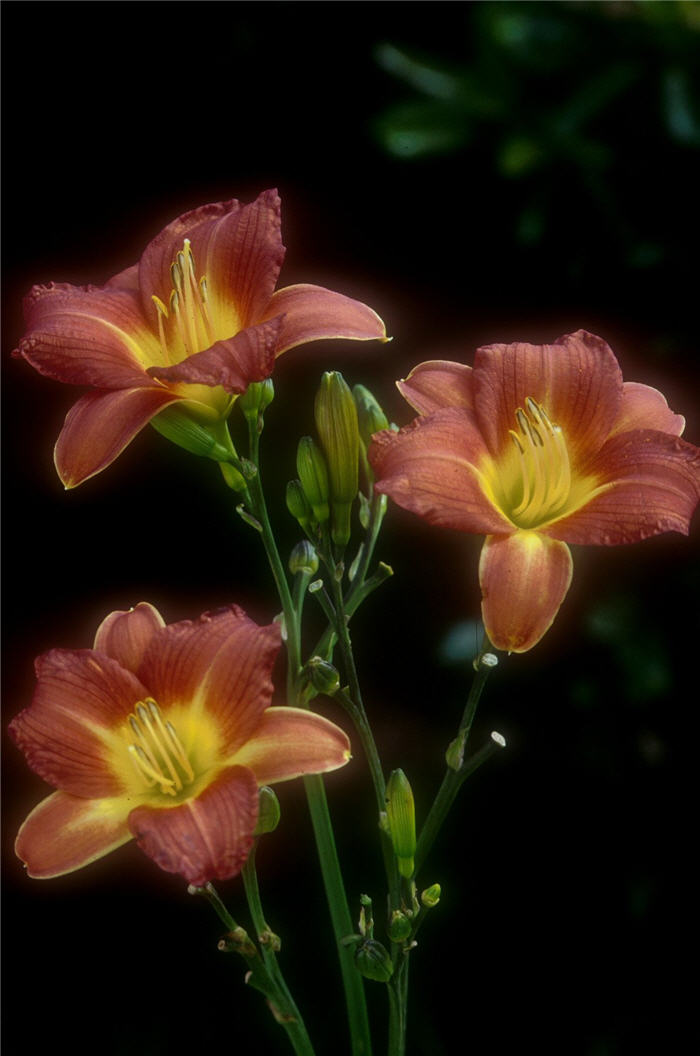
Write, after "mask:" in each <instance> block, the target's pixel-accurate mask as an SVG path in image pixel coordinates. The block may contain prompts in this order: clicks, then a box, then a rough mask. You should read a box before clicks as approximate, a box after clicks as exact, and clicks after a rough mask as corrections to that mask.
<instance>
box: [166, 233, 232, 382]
mask: <svg viewBox="0 0 700 1056" xmlns="http://www.w3.org/2000/svg"><path fill="white" fill-rule="evenodd" d="M170 279H171V282H172V289H171V291H170V297H169V298H168V303H167V305H166V304H164V303H163V301H162V300H161V299H160V297H156V295H155V294H153V296H152V298H151V299H152V301H153V303H154V305H155V306H156V315H157V317H158V337H159V339H160V343H161V347H162V349H163V353H164V355H165V358H166V362H169V363H179V362H181V360H183V359H186V358H187V357H188V356H191V355H194V353H195V352H201V351H203V350H204V349H205V348H210V347H211V345H213V344H214V342H215V340H216V339H215V337H214V328H213V325H212V320H211V312H210V309H209V290H208V286H207V279H206V276H205V275H202V276H201V277H200V278H199V279H197V271H196V267H195V261H194V254H193V252H192V246H191V244H190V240H189V238H186V239H185V240H184V243H183V247H182V249H181V250H179V251H178V252H177V253H176V254H175V257H174V258H173V261H172V263H171V265H170Z"/></svg>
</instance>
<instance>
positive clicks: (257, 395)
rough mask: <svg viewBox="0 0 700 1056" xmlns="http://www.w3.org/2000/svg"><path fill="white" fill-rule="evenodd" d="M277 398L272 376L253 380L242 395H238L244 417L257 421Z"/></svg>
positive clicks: (250, 420)
mask: <svg viewBox="0 0 700 1056" xmlns="http://www.w3.org/2000/svg"><path fill="white" fill-rule="evenodd" d="M274 398H275V386H274V385H273V382H272V378H265V380H264V381H252V382H251V383H250V385H249V386H248V388H247V389H246V390H245V392H244V393H243V395H242V396H239V397H238V406H239V407H240V409H241V411H242V412H243V417H244V418H246V420H247V421H249V422H257V421H258V419H259V418H260V417H261V416H262V415H263V414H264V413H265V411H266V409H267V408H268V407H269V406H270V404H271V403H272V401H273V400H274Z"/></svg>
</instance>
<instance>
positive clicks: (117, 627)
mask: <svg viewBox="0 0 700 1056" xmlns="http://www.w3.org/2000/svg"><path fill="white" fill-rule="evenodd" d="M279 647H280V630H279V626H278V625H277V624H271V625H270V626H268V627H259V626H258V625H257V624H255V623H253V621H252V620H250V619H249V618H248V617H247V616H246V615H245V613H244V612H242V610H240V609H238V608H236V607H235V606H231V607H230V608H227V609H222V610H219V611H217V612H214V613H205V615H203V616H202V617H200V619H199V620H198V621H196V622H193V621H183V622H181V623H174V624H171V625H169V626H165V624H164V622H163V620H162V618H161V616H160V614H159V613H158V612H157V610H156V609H154V608H153V607H152V606H151V605H149V604H147V603H145V602H141V603H140V604H139V605H137V606H136V607H135V608H134V609H132V610H130V611H129V612H113V613H112V614H111V615H109V616H108V617H107V618H106V619H105V620H104V621H103V622H102V624H101V625H100V627H99V628H98V631H97V634H96V637H95V643H94V648H93V649H75V650H70V649H55V650H52V651H51V652H49V653H46V654H45V655H43V656H41V657H39V659H38V660H37V663H36V671H37V681H38V684H37V689H36V693H35V696H34V699H33V700H32V703H31V705H30V706H29V707H28V708H27V709H25V710H24V711H23V712H21V713H20V714H19V715H18V716H17V717H16V718H15V719H14V720H13V721H12V723H11V724H10V733H11V734H12V736H13V738H14V740H15V741H16V742H17V744H18V745H19V747H20V748H21V749H22V751H23V752H24V753H25V755H26V757H27V761H28V762H29V765H30V766H31V767H32V769H33V770H35V771H36V772H37V773H38V774H39V775H40V776H41V777H43V778H44V779H45V780H46V781H48V782H49V783H50V784H51V785H53V786H54V787H55V788H56V789H57V791H55V792H54V793H53V794H52V795H50V796H49V797H48V798H47V799H44V800H43V801H42V802H41V803H39V805H38V806H37V807H36V808H35V809H34V810H33V811H32V812H31V814H30V815H29V816H28V817H27V819H26V820H25V822H24V824H23V825H22V827H21V829H20V832H19V835H18V837H17V842H16V851H17V854H18V856H19V857H20V858H21V859H22V860H23V861H24V862H25V863H26V865H27V869H28V872H29V874H30V876H34V877H42V878H44V877H52V876H59V875H61V874H62V873H68V872H71V871H72V870H75V869H79V868H80V867H82V866H84V865H87V864H88V863H89V862H92V861H94V860H95V859H97V858H101V857H102V856H103V855H105V854H108V853H109V852H110V851H112V850H114V849H115V848H117V847H119V846H121V844H123V843H126V842H127V840H130V839H132V838H135V839H136V841H137V842H138V844H139V846H140V847H141V848H142V849H143V850H144V851H145V853H146V854H147V855H148V856H149V857H151V858H152V859H153V860H154V861H155V862H156V863H157V864H158V865H159V866H160V867H161V868H162V869H164V870H166V871H167V872H174V873H180V874H181V875H182V876H184V877H185V879H186V880H187V881H188V882H189V883H191V884H195V885H197V886H201V885H203V884H205V883H207V882H208V881H210V880H215V879H226V878H227V877H230V876H234V875H235V874H236V873H238V872H239V870H240V869H241V867H242V866H243V864H244V862H245V859H246V856H247V854H248V852H249V850H250V848H251V846H252V842H253V833H254V830H255V827H256V822H257V819H258V799H259V794H258V788H259V786H262V785H269V784H272V783H274V782H277V781H286V780H288V779H289V778H293V777H298V776H300V775H302V774H313V773H322V772H325V771H329V770H334V769H336V768H338V767H340V766H343V765H344V764H345V763H346V762H347V761H348V759H349V758H350V750H349V742H348V739H347V737H346V735H345V733H343V731H342V730H341V729H340V728H339V727H337V726H335V725H334V724H333V723H332V722H329V721H328V720H327V719H324V718H322V717H321V716H319V715H314V714H312V713H311V712H309V711H305V710H301V709H297V708H288V707H271V706H270V700H271V697H272V691H273V686H272V681H271V671H272V667H273V664H274V662H275V658H276V656H277V653H278V651H279Z"/></svg>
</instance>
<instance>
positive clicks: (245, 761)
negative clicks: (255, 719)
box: [231, 708, 350, 785]
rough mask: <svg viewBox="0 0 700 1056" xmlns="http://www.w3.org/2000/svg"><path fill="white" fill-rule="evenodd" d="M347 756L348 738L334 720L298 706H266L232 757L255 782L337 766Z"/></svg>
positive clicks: (265, 783) (280, 778) (272, 780)
mask: <svg viewBox="0 0 700 1056" xmlns="http://www.w3.org/2000/svg"><path fill="white" fill-rule="evenodd" d="M349 759H350V741H349V740H348V737H347V735H346V734H345V733H344V732H343V730H341V729H340V727H339V726H336V725H335V723H333V722H330V720H328V719H326V718H324V717H323V716H321V715H316V714H314V713H313V712H311V711H303V710H302V709H301V708H268V709H267V711H266V712H265V713H264V715H263V717H262V721H261V722H260V725H259V726H258V728H257V729H256V730H255V733H254V734H253V735H252V737H251V738H250V740H248V741H246V743H245V744H244V745H243V747H242V748H240V749H239V750H238V751H237V752H236V754H235V756H234V757H233V759H232V760H231V761H232V762H235V763H237V764H239V765H241V766H247V767H249V768H250V769H251V770H252V771H253V773H254V774H255V777H256V778H257V781H258V784H259V785H271V784H273V783H274V782H275V781H287V780H289V779H290V778H293V777H300V776H301V775H302V774H323V773H326V772H327V771H329V770H337V769H338V767H341V766H344V765H345V763H347V762H348V760H349Z"/></svg>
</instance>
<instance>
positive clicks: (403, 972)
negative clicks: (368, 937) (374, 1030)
mask: <svg viewBox="0 0 700 1056" xmlns="http://www.w3.org/2000/svg"><path fill="white" fill-rule="evenodd" d="M388 991H389V1043H388V1046H387V1053H388V1056H404V1053H405V1051H406V1018H407V1012H408V954H407V953H404V954H403V955H402V959H401V960H400V961H399V962H398V964H397V966H396V969H395V970H394V974H393V975H392V977H391V979H390V980H389V983H388Z"/></svg>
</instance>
